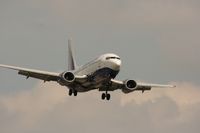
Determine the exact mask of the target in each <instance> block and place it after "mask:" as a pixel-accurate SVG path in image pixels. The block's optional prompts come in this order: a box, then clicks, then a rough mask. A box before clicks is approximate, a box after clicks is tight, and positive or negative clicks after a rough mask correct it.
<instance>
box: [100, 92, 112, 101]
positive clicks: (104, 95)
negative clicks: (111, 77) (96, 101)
mask: <svg viewBox="0 0 200 133" xmlns="http://www.w3.org/2000/svg"><path fill="white" fill-rule="evenodd" d="M110 97H111V96H110V94H109V93H107V92H106V93H103V94H102V95H101V99H102V100H105V99H106V100H108V101H109V100H110Z"/></svg>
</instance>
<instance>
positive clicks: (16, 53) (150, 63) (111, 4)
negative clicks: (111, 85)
mask: <svg viewBox="0 0 200 133" xmlns="http://www.w3.org/2000/svg"><path fill="white" fill-rule="evenodd" d="M199 24H200V2H199V0H18V1H15V0H0V63H2V64H9V65H16V66H21V67H28V68H34V69H41V70H47V71H52V72H62V71H64V70H66V69H67V39H68V38H70V37H71V38H72V39H73V44H74V49H75V52H76V58H77V62H78V64H79V65H81V64H84V63H86V62H88V61H90V60H91V59H93V58H95V57H97V56H99V55H100V54H103V53H107V52H112V53H116V54H118V55H119V56H120V57H121V58H122V62H123V66H122V69H121V72H120V74H119V76H118V77H117V78H118V79H121V80H124V79H127V78H132V79H136V80H141V81H146V82H153V83H173V84H176V85H177V86H178V87H177V88H175V89H153V90H152V91H151V92H147V93H145V94H144V95H142V94H141V93H137V92H136V93H132V94H128V95H125V94H122V93H121V92H120V91H116V92H113V93H111V94H112V100H111V101H109V102H105V101H102V100H101V99H100V97H101V93H99V92H97V91H93V92H88V93H86V94H78V97H76V98H74V97H68V95H67V93H68V90H67V88H65V87H60V86H59V85H56V84H54V83H47V84H42V82H40V81H38V80H35V79H29V80H25V78H24V77H21V76H19V75H17V73H16V72H15V71H11V70H5V69H0V132H1V133H13V132H15V133H34V132H38V133H51V132H52V133H53V132H60V133H64V132H76V133H79V132H80V133H82V132H85V133H88V132H97V133H100V132H103V131H105V132H113V133H121V132H131V133H132V132H141V133H145V132H149V133H160V132H163V133H169V132H170V133H177V132H182V133H188V132H192V133H198V132H199V130H200V127H199V123H200V115H199V111H200V106H199V105H200V82H199V79H200V71H199V68H200V60H199V56H200V54H199V53H200V41H199V35H200V26H199Z"/></svg>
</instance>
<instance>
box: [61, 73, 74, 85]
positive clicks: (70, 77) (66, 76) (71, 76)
mask: <svg viewBox="0 0 200 133" xmlns="http://www.w3.org/2000/svg"><path fill="white" fill-rule="evenodd" d="M62 77H63V79H64V80H65V81H67V82H70V83H71V82H73V81H74V80H75V75H74V74H73V73H72V72H65V73H64V74H63V75H62Z"/></svg>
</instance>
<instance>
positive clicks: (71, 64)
mask: <svg viewBox="0 0 200 133" xmlns="http://www.w3.org/2000/svg"><path fill="white" fill-rule="evenodd" d="M71 41H72V39H71V38H70V39H68V70H75V69H76V61H75V58H74V53H73V49H72V44H71Z"/></svg>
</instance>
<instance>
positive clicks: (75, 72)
mask: <svg viewBox="0 0 200 133" xmlns="http://www.w3.org/2000/svg"><path fill="white" fill-rule="evenodd" d="M68 43H69V44H68V45H69V51H68V54H69V55H68V71H64V72H62V73H54V72H47V71H40V70H34V69H27V68H21V67H15V66H9V65H3V64H0V67H4V68H9V69H13V70H17V71H18V74H20V75H24V76H26V77H27V78H29V77H32V78H37V79H40V80H43V81H45V82H46V81H55V82H58V83H59V84H60V85H62V86H67V88H69V95H70V96H71V95H72V94H74V96H77V93H78V92H87V91H90V90H94V89H98V90H99V91H105V93H103V94H102V99H103V100H104V99H107V100H110V94H109V93H108V92H109V91H114V90H117V89H120V90H122V92H124V93H130V92H133V91H142V92H144V91H147V90H151V88H152V87H158V88H162V87H163V88H172V87H175V86H173V85H160V84H146V83H139V82H137V81H135V80H124V81H118V80H115V77H116V76H117V74H118V73H119V71H120V67H121V59H120V57H119V56H117V55H116V54H104V55H101V56H100V57H98V58H96V59H95V60H93V61H91V62H89V63H87V64H86V65H83V66H81V67H77V65H76V62H75V59H74V55H73V51H72V48H71V41H70V40H69V42H68Z"/></svg>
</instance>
